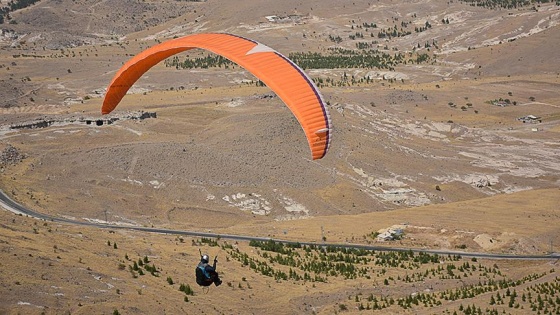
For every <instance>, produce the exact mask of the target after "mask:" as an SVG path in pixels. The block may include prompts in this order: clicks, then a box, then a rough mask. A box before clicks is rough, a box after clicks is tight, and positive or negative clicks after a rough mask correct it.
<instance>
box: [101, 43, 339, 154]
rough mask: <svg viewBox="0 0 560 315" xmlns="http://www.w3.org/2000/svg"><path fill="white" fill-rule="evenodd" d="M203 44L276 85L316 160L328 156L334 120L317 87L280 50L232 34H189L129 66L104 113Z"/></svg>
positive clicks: (112, 90)
mask: <svg viewBox="0 0 560 315" xmlns="http://www.w3.org/2000/svg"><path fill="white" fill-rule="evenodd" d="M193 48H201V49H205V50H208V51H211V52H213V53H215V54H218V55H221V56H223V57H225V58H227V59H229V60H231V61H233V62H235V63H237V64H238V65H240V66H241V67H243V68H245V69H246V70H248V71H249V72H251V73H252V74H253V75H255V76H256V77H257V78H258V79H259V80H261V81H262V82H263V83H265V84H266V85H267V86H268V87H269V88H270V89H272V90H273V91H274V92H275V93H276V94H277V95H278V96H279V97H280V99H282V101H283V102H284V103H285V104H286V106H288V108H289V109H290V110H291V111H292V113H293V114H294V116H295V117H296V118H297V120H298V122H299V123H300V125H301V127H302V128H303V130H304V132H305V135H306V137H307V141H308V144H309V147H310V149H311V154H312V157H313V159H314V160H315V159H320V158H322V157H324V156H325V154H326V153H327V151H328V149H329V145H330V141H331V136H332V135H331V131H332V126H331V119H330V115H329V112H328V110H327V108H326V106H325V102H324V100H323V97H322V96H321V93H320V92H319V90H318V89H317V86H316V85H315V84H314V83H313V81H312V80H311V78H309V77H308V76H307V75H306V74H305V72H304V71H303V70H302V69H301V68H300V67H298V66H297V65H296V64H295V63H293V62H292V61H291V60H289V59H288V58H286V57H285V56H283V55H282V54H280V53H278V52H277V51H275V50H274V49H272V48H270V47H268V46H266V45H263V44H261V43H258V42H256V41H253V40H250V39H247V38H243V37H240V36H236V35H231V34H220V33H209V34H196V35H189V36H185V37H181V38H177V39H172V40H168V41H165V42H163V43H161V44H158V45H155V46H153V47H151V48H148V49H146V50H145V51H143V52H141V53H139V54H138V55H136V56H134V57H133V58H132V59H130V60H129V61H128V62H127V63H126V64H124V65H123V66H122V67H121V69H120V70H119V71H118V72H117V74H116V75H115V76H114V78H113V80H112V81H111V83H110V84H109V87H108V89H107V93H106V94H105V98H104V100H103V107H102V109H101V112H102V113H103V114H108V113H110V112H112V111H113V110H114V109H115V107H117V105H118V104H119V102H120V101H121V99H122V98H123V97H124V96H125V94H126V93H127V91H128V90H129V89H130V87H131V86H132V85H133V84H134V83H135V82H136V81H137V80H138V79H139V78H140V77H141V76H142V75H143V74H144V73H145V72H146V71H148V70H149V69H150V68H151V67H153V66H154V65H156V64H157V63H158V62H160V61H162V60H163V59H165V58H167V57H170V56H172V55H175V54H178V53H180V52H183V51H186V50H189V49H193Z"/></svg>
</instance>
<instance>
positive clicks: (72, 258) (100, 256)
mask: <svg viewBox="0 0 560 315" xmlns="http://www.w3.org/2000/svg"><path fill="white" fill-rule="evenodd" d="M465 206H467V207H468V205H466V204H465ZM471 206H473V205H471ZM439 210H443V211H449V209H447V210H445V209H439ZM365 216H366V215H363V216H362V218H361V219H362V220H363V219H364V218H365ZM404 216H406V215H404ZM414 218H417V216H414ZM381 220H383V219H381ZM314 221H315V220H309V224H310V225H311V226H314V225H315V224H316V223H319V222H318V221H316V222H315V223H314ZM352 221H355V220H347V218H346V217H342V218H341V220H340V225H337V226H330V227H329V226H327V227H326V233H327V235H328V238H331V237H332V236H334V234H335V233H336V229H338V228H339V227H340V226H345V225H346V224H348V223H350V224H351V222H352ZM0 222H1V225H2V228H1V229H0V252H1V253H2V258H3V259H2V261H1V262H0V267H1V268H0V280H1V281H0V283H1V285H0V287H1V288H2V295H1V296H0V302H1V303H0V312H2V313H4V314H20V313H25V314H59V313H61V312H69V313H71V314H91V313H96V314H111V313H113V311H114V310H118V311H119V313H121V314H128V313H134V314H153V313H172V314H177V313H187V314H191V313H216V314H247V313H254V314H262V313H271V314H294V313H303V314H332V313H333V312H335V311H337V310H339V306H338V305H339V304H345V305H347V306H348V307H349V312H348V313H350V314H354V313H356V314H360V313H363V311H361V312H360V311H358V310H357V307H358V305H359V303H354V297H355V296H356V295H358V296H360V297H361V299H362V301H365V299H366V298H367V296H369V295H370V294H374V295H375V296H376V297H381V296H382V295H383V296H391V297H394V298H395V299H397V298H400V297H404V296H407V295H409V294H411V293H413V292H420V291H422V292H427V293H429V292H430V291H424V289H426V290H427V289H428V288H431V290H434V291H439V290H445V289H449V288H460V287H462V286H465V285H469V284H476V282H477V281H479V279H478V278H476V277H465V278H464V279H463V280H440V279H437V278H435V279H433V278H432V279H427V280H425V281H424V282H422V283H419V282H415V283H408V284H404V283H403V284H400V285H389V286H381V285H380V283H381V282H382V281H383V279H385V277H387V276H393V277H394V278H395V279H396V278H397V277H401V278H403V277H404V276H406V275H407V274H408V275H410V274H412V272H411V271H410V270H408V269H399V268H395V269H394V270H391V269H389V270H388V273H387V274H385V275H383V276H374V278H372V279H369V280H368V279H362V278H359V279H356V280H353V281H344V280H342V279H339V278H336V277H329V279H330V280H329V281H328V283H321V282H315V283H309V282H293V281H274V280H273V279H272V278H270V277H265V276H261V275H259V274H257V273H255V272H254V271H252V270H250V269H249V268H248V267H243V266H242V265H241V264H240V263H239V262H238V261H236V260H234V259H232V257H231V256H230V255H229V254H227V253H226V252H225V251H224V250H221V249H219V248H218V247H208V246H195V245H193V243H192V242H193V241H196V240H195V239H191V238H179V237H176V236H170V235H158V234H145V233H137V232H129V231H111V230H104V229H103V230H100V229H95V228H89V227H76V226H70V225H65V224H62V225H60V224H53V223H48V222H47V223H45V222H42V221H37V220H34V219H29V218H25V217H21V216H16V215H13V214H11V213H8V212H4V211H3V212H0ZM321 224H325V222H322V223H321ZM315 227H317V226H315ZM353 228H355V226H354V227H353ZM358 228H359V227H358ZM310 230H311V229H306V230H300V231H301V232H302V234H304V235H307V236H308V237H309V236H312V235H311V233H310ZM288 231H289V232H288V235H292V233H295V231H294V230H292V229H288ZM298 232H299V231H298ZM303 237H305V236H303ZM494 241H498V242H500V238H499V237H498V238H494ZM115 246H116V248H115ZM235 246H236V247H237V248H239V250H240V251H241V252H242V253H247V254H248V255H249V257H256V250H255V249H254V248H250V247H248V246H247V244H244V243H240V244H238V245H235ZM199 248H200V249H202V250H203V251H204V252H208V253H210V254H211V255H212V256H214V255H218V257H219V265H218V266H219V270H220V271H221V273H222V277H223V279H224V284H223V285H222V286H221V287H219V288H214V287H212V288H211V289H210V292H209V293H208V294H205V293H204V292H203V291H202V290H201V289H200V288H199V287H197V286H196V284H195V283H194V279H193V277H192V272H193V271H192V268H193V266H194V265H195V264H196V262H197V259H198V250H199ZM144 257H148V259H149V260H150V262H151V264H153V265H155V266H156V267H157V269H158V271H159V275H160V276H159V277H154V276H151V275H149V274H146V275H144V276H138V277H137V278H134V277H133V276H132V274H131V273H130V271H129V266H132V265H133V262H134V261H138V260H139V259H144ZM127 258H128V259H127ZM261 259H262V258H261ZM466 261H467V260H466ZM468 261H470V260H468ZM471 263H472V262H471ZM478 264H481V265H482V266H485V267H487V268H493V266H496V265H497V266H499V268H500V270H501V272H502V276H504V277H506V279H523V277H525V276H527V275H534V274H541V273H544V274H545V276H544V277H543V278H539V279H537V280H534V281H531V282H530V283H529V284H522V285H519V286H517V287H516V288H515V289H516V290H517V292H518V294H521V292H522V290H523V289H524V288H526V287H527V286H529V285H535V284H537V283H541V282H544V281H548V282H550V281H553V278H554V276H556V274H555V273H554V272H552V273H551V272H550V271H551V270H553V269H554V268H555V264H554V263H549V262H542V261H533V262H514V261H488V260H483V259H481V260H479V262H478ZM121 265H122V266H124V269H123V267H120V266H121ZM429 267H430V266H429ZM274 268H280V269H282V267H280V266H277V265H276V266H275V267H274ZM373 268H375V269H378V270H380V269H381V267H380V266H377V267H373ZM286 269H287V268H286ZM286 272H287V270H286ZM168 277H170V278H171V279H172V280H173V281H174V284H173V285H169V284H168V282H167V278H168ZM180 284H188V285H189V286H191V287H192V288H193V289H194V291H195V295H194V296H189V297H188V298H189V302H185V301H184V297H185V295H184V294H183V293H182V292H180V291H179V286H180ZM503 291H505V290H502V293H504V292H503ZM490 295H495V293H493V292H491V293H486V294H482V295H478V296H476V297H474V298H469V299H468V303H469V305H472V304H475V305H480V306H484V305H488V301H489V299H490ZM362 303H364V305H365V302H362ZM461 303H462V304H463V305H465V304H466V301H465V300H459V301H455V302H447V303H445V304H444V305H442V306H440V307H432V308H427V307H422V306H419V307H416V308H415V309H414V312H415V313H417V314H433V313H434V312H436V313H439V312H443V311H444V310H445V309H451V310H456V309H457V308H458V307H459V305H460V304H461ZM523 306H524V309H519V310H516V309H511V308H507V305H503V306H494V307H497V308H498V309H499V310H501V309H505V310H507V311H508V312H512V314H523V312H525V311H526V309H527V307H528V305H527V304H523ZM385 311H386V312H392V313H403V312H406V311H405V310H404V309H402V308H401V307H399V306H394V307H391V308H389V309H386V310H385Z"/></svg>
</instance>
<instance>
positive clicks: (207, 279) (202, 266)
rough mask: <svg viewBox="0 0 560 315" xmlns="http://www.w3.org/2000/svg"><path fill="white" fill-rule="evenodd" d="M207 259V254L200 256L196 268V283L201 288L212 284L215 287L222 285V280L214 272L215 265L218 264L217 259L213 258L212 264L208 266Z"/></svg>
mask: <svg viewBox="0 0 560 315" xmlns="http://www.w3.org/2000/svg"><path fill="white" fill-rule="evenodd" d="M209 259H210V258H209V257H208V255H207V254H204V255H201V256H200V262H199V263H198V266H196V283H198V285H201V286H205V287H207V286H209V285H211V284H212V283H214V285H215V286H219V285H220V284H222V280H220V277H219V276H218V272H217V271H216V263H217V262H218V257H215V258H214V264H213V265H210V264H209V263H208V262H209Z"/></svg>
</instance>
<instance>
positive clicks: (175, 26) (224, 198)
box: [0, 0, 560, 314]
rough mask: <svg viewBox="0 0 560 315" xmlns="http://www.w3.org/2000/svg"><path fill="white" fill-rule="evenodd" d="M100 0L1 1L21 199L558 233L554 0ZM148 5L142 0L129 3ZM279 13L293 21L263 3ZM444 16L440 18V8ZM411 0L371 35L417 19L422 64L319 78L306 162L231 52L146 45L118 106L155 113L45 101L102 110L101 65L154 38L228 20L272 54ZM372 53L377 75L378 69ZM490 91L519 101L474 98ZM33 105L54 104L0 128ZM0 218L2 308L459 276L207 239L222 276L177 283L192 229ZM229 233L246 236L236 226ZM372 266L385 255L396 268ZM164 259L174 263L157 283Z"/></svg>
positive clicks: (261, 299)
mask: <svg viewBox="0 0 560 315" xmlns="http://www.w3.org/2000/svg"><path fill="white" fill-rule="evenodd" d="M111 3H112V4H113V5H117V6H118V7H109V6H108V5H107V4H106V2H98V1H69V0H64V1H63V3H62V4H58V3H54V2H50V1H41V2H39V3H38V4H37V5H35V6H33V7H31V8H28V9H25V10H21V11H18V12H14V13H13V14H12V16H13V17H14V19H15V20H16V21H18V23H17V24H10V25H9V26H10V29H12V30H14V32H15V33H14V34H17V35H18V36H19V37H18V38H15V37H10V36H11V35H6V34H8V33H5V34H4V35H3V36H2V37H1V38H0V46H2V50H1V52H0V96H2V97H1V99H0V152H2V151H3V150H4V149H5V148H6V147H7V146H8V145H11V146H13V147H15V148H16V149H17V151H18V152H19V153H20V154H22V155H24V156H25V158H24V159H23V160H22V161H21V162H20V163H16V164H1V165H0V171H1V173H0V188H2V189H3V190H4V191H6V192H8V194H10V195H11V196H12V197H13V198H14V199H16V200H17V201H19V202H20V203H22V204H25V205H26V206H28V207H31V208H33V209H35V210H37V211H41V212H44V213H49V214H53V215H57V216H64V217H70V218H74V219H77V220H99V221H108V222H110V223H121V224H122V223H130V224H136V225H142V226H155V227H162V228H166V227H167V228H174V229H185V230H186V229H189V230H191V229H192V230H198V231H213V232H219V233H231V234H242V235H255V236H270V237H275V238H281V239H288V240H302V241H303V240H305V241H316V242H321V241H322V238H323V237H325V238H326V240H327V242H349V243H375V242H376V241H374V240H373V239H372V238H370V237H369V236H367V235H370V234H371V233H372V232H376V231H379V230H381V229H385V228H388V227H390V226H394V225H401V224H406V229H405V237H404V239H403V240H401V241H399V242H392V243H391V245H399V246H404V247H422V248H424V247H426V248H434V249H457V248H463V249H464V250H466V251H476V252H479V251H480V252H482V251H487V252H499V253H517V254H521V253H524V254H542V253H546V252H548V251H550V247H551V245H552V247H553V251H557V242H558V240H559V238H558V236H559V235H560V230H559V228H558V227H559V226H560V214H559V209H558V207H559V205H560V197H559V196H560V194H559V191H558V187H559V186H558V185H559V183H560V176H559V174H560V161H559V159H558V156H559V154H560V151H559V149H558V145H557V139H558V133H559V132H560V127H559V126H558V125H559V124H558V121H559V120H558V119H559V118H560V98H559V97H558V92H557V91H558V90H559V87H560V79H559V73H558V69H559V67H560V63H559V62H560V61H559V59H558V58H553V56H556V55H557V47H558V44H559V43H560V37H559V34H560V32H559V31H558V30H559V27H560V26H559V24H558V18H557V15H558V12H557V11H558V7H557V6H554V5H550V4H547V5H543V6H541V7H539V8H538V10H537V11H534V10H530V9H529V8H523V9H519V10H486V9H483V8H479V7H471V6H468V5H465V4H461V3H459V2H457V3H455V2H453V3H447V2H444V1H432V2H429V3H426V2H417V3H399V4H394V3H390V2H383V1H382V2H380V3H375V4H374V5H371V4H369V3H368V2H367V1H354V2H353V3H352V5H350V4H349V3H344V2H337V1H333V2H332V3H329V4H325V3H322V4H321V5H315V4H313V3H309V4H302V3H300V2H298V1H291V0H290V1H282V2H279V1H269V2H267V4H266V5H254V3H252V2H251V1H242V2H228V1H208V2H200V3H195V2H185V1H157V4H156V2H155V1H144V2H137V1H132V0H131V1H128V0H127V1H117V2H115V1H113V2H111ZM156 5H157V10H151V9H150V10H147V9H146V8H147V7H150V8H152V7H154V6H156ZM62 8H65V9H64V10H63V9H62ZM66 9H68V10H66ZM290 14H295V15H298V16H300V20H299V21H300V22H301V23H282V24H274V23H269V22H267V20H266V19H265V18H264V17H265V16H268V15H280V16H287V15H290ZM125 15H126V18H123V16H125ZM49 16H53V17H54V16H56V17H57V18H56V19H54V20H56V21H58V22H57V23H55V24H53V23H46V22H45V21H46V20H45V19H48V20H49V21H52V20H53V19H50V18H48V17H49ZM445 17H448V18H449V19H450V20H451V23H450V24H449V25H443V24H441V23H440V21H441V19H442V18H445ZM397 18H398V21H397V20H395V19H397ZM123 19H124V20H123ZM132 19H134V21H140V20H141V21H146V22H145V23H144V22H142V23H136V22H134V23H132V22H131V21H132ZM426 20H429V21H431V23H432V25H433V28H432V29H431V30H429V31H426V32H423V33H418V34H414V35H412V36H405V37H400V38H393V39H391V40H387V41H379V45H380V46H379V48H380V49H382V50H383V48H384V46H387V47H388V48H389V51H387V52H396V51H399V52H405V51H409V50H410V49H411V48H412V47H416V45H417V44H419V43H420V44H422V45H423V44H424V42H432V41H433V40H435V41H437V43H438V48H432V49H431V51H430V53H435V54H436V61H435V62H434V63H433V64H422V65H410V64H409V65H401V66H398V67H397V68H396V69H395V71H394V72H390V73H389V75H395V76H397V77H402V78H405V79H404V80H403V81H399V80H397V81H395V82H389V81H388V80H381V79H380V80H379V81H376V82H375V83H372V84H369V85H354V86H348V87H336V88H335V87H326V88H323V89H322V92H323V94H324V96H325V99H326V100H327V101H328V102H329V104H330V107H329V110H330V112H331V115H332V118H333V123H334V126H335V130H334V137H333V143H332V149H331V151H330V152H329V154H328V155H327V156H326V157H325V158H324V159H323V160H321V161H318V162H312V161H310V160H309V152H308V148H307V144H306V142H305V139H304V137H303V133H302V132H301V130H300V128H299V126H298V124H297V122H296V121H295V119H293V117H292V116H291V114H290V113H289V111H288V110H287V109H286V108H285V107H284V106H283V104H282V102H281V101H280V100H279V99H278V98H277V97H272V98H271V97H268V96H270V95H273V92H272V91H271V90H270V89H268V88H266V87H264V88H258V87H255V86H251V85H247V84H243V83H240V82H243V80H247V79H248V80H251V79H253V77H252V76H251V75H250V74H248V73H246V72H244V71H242V70H241V69H238V68H234V69H228V70H224V69H210V70H196V71H187V70H175V69H170V68H166V67H164V66H163V65H157V66H156V67H154V68H153V69H152V70H150V72H149V73H147V74H146V76H145V77H144V78H142V79H141V80H140V81H139V82H138V83H137V84H136V85H135V87H134V88H133V94H129V95H127V96H126V97H125V98H124V99H123V101H122V103H121V104H120V105H119V108H118V111H119V113H117V116H118V115H120V114H122V113H124V112H125V111H136V110H145V111H151V112H156V113H157V116H158V117H157V118H156V119H146V120H142V121H136V120H120V121H118V122H117V123H115V124H113V125H109V126H107V125H105V126H93V125H85V124H80V123H66V122H65V121H66V120H69V119H73V120H76V118H79V117H85V118H93V119H96V118H100V114H99V110H100V104H101V97H102V95H103V92H104V91H103V89H104V88H105V87H106V86H107V84H108V82H109V81H110V80H111V77H112V76H113V75H114V73H115V71H116V70H117V68H118V66H119V65H121V63H122V62H124V61H125V60H127V59H128V58H130V56H131V55H133V54H135V53H137V52H139V51H141V50H143V49H145V48H146V47H149V46H152V45H153V44H155V43H157V41H158V40H164V39H168V38H172V37H174V36H182V35H186V34H191V33H197V32H212V31H216V32H230V33H235V34H239V35H242V36H247V37H250V38H254V39H256V40H259V41H261V42H263V43H265V44H267V45H269V46H271V47H274V48H276V49H278V50H279V51H280V52H282V53H284V54H286V55H287V54H288V53H290V52H306V51H318V52H322V51H325V49H326V48H328V47H334V46H335V44H334V43H333V42H331V41H329V40H328V36H329V35H333V36H341V37H342V38H344V40H343V42H342V43H341V44H340V46H341V47H346V48H351V49H354V48H355V41H351V40H350V39H348V36H349V35H351V34H353V33H355V32H356V29H352V28H351V27H350V26H351V25H352V24H354V25H360V24H361V23H363V22H367V23H372V22H375V23H377V24H378V26H379V28H387V27H392V25H393V24H395V23H400V22H401V21H404V22H411V23H412V24H413V25H423V24H424V23H425V21H426ZM123 21H124V22H123ZM127 21H129V22H131V23H132V24H133V25H134V29H132V28H131V26H130V25H129V24H128V22H127ZM395 21H397V22H395ZM399 25H400V24H399ZM376 31H377V30H376ZM9 34H12V33H9ZM375 39H376V38H372V39H371V40H375ZM368 40H370V39H368ZM469 48H470V49H469ZM193 54H200V53H193ZM369 70H372V71H374V70H375V71H377V69H365V70H364V69H339V70H308V72H309V73H310V74H311V75H312V76H313V77H319V76H320V77H330V78H340V76H342V75H343V73H345V72H348V74H352V75H356V76H363V75H365V73H367V72H368V71H369ZM378 72H380V75H379V76H380V78H381V77H382V75H383V73H382V72H383V71H378ZM171 87H172V88H173V90H171ZM499 98H509V99H511V100H512V101H516V103H517V105H516V106H508V107H498V106H492V105H490V104H489V103H488V102H489V101H491V100H495V99H499ZM450 103H452V104H453V105H455V107H452V106H450V105H449V104H450ZM468 103H470V104H471V105H470V106H468V107H467V104H468ZM462 106H466V107H467V108H466V109H465V110H462V109H461V107H462ZM529 114H532V115H536V116H540V117H542V123H540V124H537V125H533V124H522V123H521V122H519V121H517V118H518V117H521V116H525V115H529ZM41 120H47V121H55V122H57V123H55V124H54V125H52V126H51V127H48V128H43V129H33V130H21V131H13V130H10V129H9V127H10V126H12V125H14V124H19V123H25V122H32V121H41ZM535 128H536V129H537V130H538V131H533V130H534V129H535ZM259 213H266V215H261V214H259ZM0 219H1V221H2V228H1V229H0V233H1V237H0V246H1V247H0V248H1V249H0V250H1V252H2V255H1V256H0V257H1V258H2V261H1V267H2V268H0V283H2V285H1V287H2V290H1V291H0V292H1V294H0V313H7V314H17V313H26V314H28V313H37V314H39V313H42V312H45V313H49V314H50V313H52V314H60V313H71V314H79V313H83V314H91V313H102V314H110V313H112V312H113V311H114V310H118V311H119V312H120V313H121V314H127V313H146V314H153V313H164V312H162V310H165V313H172V314H175V313H188V314H191V313H202V312H204V313H218V314H226V313H227V314H237V313H239V314H246V313H255V314H262V313H269V314H293V313H305V314H312V313H315V314H319V313H321V314H332V313H335V312H339V311H341V308H340V305H341V304H345V305H347V306H348V307H349V310H348V311H347V312H345V313H362V312H360V311H358V310H357V307H358V303H354V301H353V299H354V297H355V295H356V294H361V296H367V295H369V294H370V293H371V294H374V295H376V296H383V295H385V296H387V295H390V296H394V297H395V298H399V297H404V296H407V295H408V294H411V293H413V292H420V290H424V289H426V288H432V289H431V290H433V291H435V292H439V291H444V290H445V289H451V288H460V287H462V286H464V285H465V284H464V283H460V282H458V281H437V280H436V279H434V280H430V281H427V282H426V283H422V285H420V284H419V285H420V288H419V287H414V286H412V285H402V286H390V287H389V288H385V287H383V286H381V285H379V282H380V281H382V280H381V279H382V278H383V277H380V276H374V278H372V279H357V280H355V281H348V280H344V279H342V278H340V277H339V278H337V277H332V278H330V279H329V281H328V282H327V283H312V282H303V281H280V282H277V281H274V280H273V279H272V278H270V277H266V276H262V275H260V274H257V273H255V272H254V271H253V270H251V269H249V268H248V267H243V266H241V264H240V263H239V262H237V261H235V260H233V258H232V256H231V254H228V253H226V251H225V250H218V248H217V247H212V248H209V247H207V246H204V247H203V248H204V249H206V250H208V251H209V252H210V253H211V254H212V255H214V254H218V255H219V256H220V268H221V270H222V271H223V273H224V279H225V281H224V282H225V283H224V286H222V287H220V288H217V289H214V288H213V289H212V290H211V291H210V294H203V293H202V292H201V291H200V290H199V289H198V288H196V289H195V291H196V294H195V296H193V297H189V299H190V301H189V302H184V300H183V299H184V296H185V295H184V294H183V293H182V292H179V291H178V286H179V285H178V284H179V283H188V284H190V285H191V286H193V287H194V279H193V276H192V267H193V266H194V264H195V263H196V261H197V260H198V249H199V246H193V244H192V241H196V240H193V239H190V238H185V239H184V240H183V241H181V240H180V239H178V238H177V237H175V236H169V235H156V234H142V233H138V232H130V231H123V230H115V231H110V230H100V229H94V228H87V227H76V226H69V225H62V224H53V223H44V222H42V221H36V220H33V219H28V218H23V217H19V216H14V215H13V214H10V213H7V212H1V213H0ZM107 242H110V243H111V244H114V243H117V244H118V248H117V249H115V248H113V247H112V246H108V245H107ZM236 246H238V247H239V249H240V250H241V251H242V252H245V253H247V254H248V255H250V256H251V257H254V258H257V257H259V254H258V252H259V251H258V250H256V249H255V248H252V247H249V246H248V244H245V243H240V244H237V245H236ZM125 255H128V256H129V258H131V259H132V260H134V259H138V258H141V257H144V256H148V257H150V260H152V261H153V262H154V263H155V264H156V266H158V267H159V268H161V276H160V277H153V276H150V275H146V276H142V277H138V278H133V277H132V275H131V273H130V272H129V271H128V270H127V268H128V267H126V266H125V270H120V269H119V264H124V265H128V264H131V262H130V261H127V260H126V259H125ZM226 257H227V258H226ZM227 259H229V261H228V260H227ZM483 263H484V264H487V265H489V266H491V265H492V264H493V263H494V262H492V261H483ZM498 264H499V265H500V269H501V270H502V271H503V272H504V273H506V274H507V275H506V276H507V277H509V278H512V279H521V278H523V277H524V276H527V275H529V274H531V273H540V272H547V273H548V275H547V276H546V277H544V278H539V279H538V280H536V281H534V282H531V283H532V284H536V283H541V282H545V281H553V277H554V276H555V275H556V273H550V270H551V269H553V268H555V266H554V265H553V264H554V263H552V264H551V263H549V262H541V261H535V262H507V261H499V263H498ZM276 268H280V269H281V268H283V267H281V266H276ZM370 268H373V269H372V270H375V268H376V267H374V266H370ZM284 269H285V268H284ZM372 273H373V274H375V273H374V271H372ZM388 273H389V274H390V275H393V276H394V277H397V276H404V275H406V274H407V271H405V270H401V269H398V268H397V269H390V270H389V271H388ZM167 276H171V277H172V278H173V280H174V281H175V282H176V284H175V285H169V284H168V283H167V281H166V277H167ZM243 278H245V280H243ZM471 280H472V279H470V280H468V281H471ZM472 281H475V280H472ZM226 282H229V283H230V284H231V286H230V285H228V284H227V283H226ZM528 285H529V284H527V285H525V286H524V287H523V288H526V287H527V286H528ZM239 286H241V288H240V287H239ZM249 286H250V287H251V288H249ZM521 289H522V288H520V290H521ZM349 298H350V299H349ZM217 301H219V303H217ZM488 301H489V294H486V295H482V296H479V297H476V298H474V299H465V300H461V301H455V302H449V303H447V304H445V305H444V306H443V307H434V308H423V307H416V308H414V309H413V310H404V309H402V308H399V307H396V306H394V307H392V308H390V309H386V310H385V311H389V312H393V313H418V314H428V313H429V314H434V313H442V312H444V311H445V310H446V309H449V310H457V309H458V308H459V304H461V303H463V304H466V303H472V304H477V305H480V306H487V305H488ZM27 303H28V304H27ZM499 309H500V310H506V312H510V313H512V314H525V311H527V309H524V310H520V309H510V308H507V305H506V306H500V307H499Z"/></svg>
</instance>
